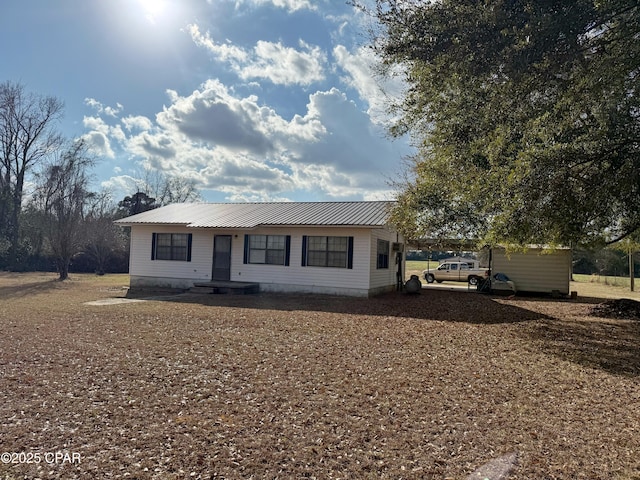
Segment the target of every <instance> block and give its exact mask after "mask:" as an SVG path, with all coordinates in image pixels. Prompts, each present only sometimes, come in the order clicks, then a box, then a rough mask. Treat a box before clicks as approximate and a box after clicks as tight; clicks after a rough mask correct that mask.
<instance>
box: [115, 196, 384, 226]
mask: <svg viewBox="0 0 640 480" xmlns="http://www.w3.org/2000/svg"><path fill="white" fill-rule="evenodd" d="M393 203H394V202H388V201H374V202H274V203H174V204H171V205H167V206H165V207H160V208H156V209H154V210H149V211H147V212H142V213H139V214H137V215H132V216H130V217H126V218H123V219H121V220H117V221H116V222H115V223H117V224H119V225H129V226H130V225H184V226H187V227H201V228H255V227H259V226H290V225H294V226H384V225H386V224H387V223H388V220H389V210H390V207H391V206H392V205H393Z"/></svg>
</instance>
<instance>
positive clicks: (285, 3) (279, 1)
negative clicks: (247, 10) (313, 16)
mask: <svg viewBox="0 0 640 480" xmlns="http://www.w3.org/2000/svg"><path fill="white" fill-rule="evenodd" d="M244 3H250V4H252V5H258V6H260V5H274V6H276V7H279V8H284V9H286V10H288V11H289V12H295V11H297V10H303V9H308V10H315V9H316V7H315V6H314V5H313V4H312V3H311V1H310V0H236V8H238V7H239V6H241V5H242V4H244Z"/></svg>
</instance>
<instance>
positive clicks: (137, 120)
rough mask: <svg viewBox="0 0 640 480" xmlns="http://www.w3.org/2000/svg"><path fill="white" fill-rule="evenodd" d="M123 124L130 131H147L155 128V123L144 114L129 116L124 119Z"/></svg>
mask: <svg viewBox="0 0 640 480" xmlns="http://www.w3.org/2000/svg"><path fill="white" fill-rule="evenodd" d="M122 124H123V125H124V127H125V128H126V129H127V130H128V131H130V132H131V131H134V130H139V131H145V130H151V129H152V128H153V123H152V122H151V120H149V119H148V118H147V117H144V116H142V115H137V116H131V115H130V116H128V117H124V118H123V119H122Z"/></svg>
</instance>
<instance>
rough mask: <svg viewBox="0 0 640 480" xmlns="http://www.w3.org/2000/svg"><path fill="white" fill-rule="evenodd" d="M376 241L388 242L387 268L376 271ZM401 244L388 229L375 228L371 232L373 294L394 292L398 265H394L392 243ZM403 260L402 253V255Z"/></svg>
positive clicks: (396, 236) (395, 235)
mask: <svg viewBox="0 0 640 480" xmlns="http://www.w3.org/2000/svg"><path fill="white" fill-rule="evenodd" d="M378 240H386V241H388V242H389V268H381V269H378V268H377V266H378ZM395 242H398V243H402V237H400V236H399V235H398V234H397V233H396V232H395V231H391V230H390V229H388V228H377V229H374V230H371V249H370V263H369V265H370V271H371V273H370V278H371V283H370V288H371V289H372V290H373V291H374V292H384V291H391V290H394V289H395V287H396V281H397V279H396V274H397V272H398V265H397V264H396V252H393V251H392V250H391V246H392V245H393V243H395ZM403 258H404V253H403Z"/></svg>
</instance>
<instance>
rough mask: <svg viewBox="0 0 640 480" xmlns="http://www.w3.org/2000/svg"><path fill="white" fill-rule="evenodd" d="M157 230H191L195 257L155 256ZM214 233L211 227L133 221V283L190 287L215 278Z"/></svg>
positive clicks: (176, 231)
mask: <svg viewBox="0 0 640 480" xmlns="http://www.w3.org/2000/svg"><path fill="white" fill-rule="evenodd" d="M153 233H191V234H192V235H193V239H192V244H191V261H190V262H179V261H173V260H151V239H152V236H153ZM212 262H213V235H212V234H211V231H210V230H204V229H195V228H187V227H177V226H165V225H162V226H160V225H152V226H148V225H133V226H132V227H131V256H130V258H129V275H130V277H131V279H130V283H131V287H133V288H135V287H167V288H190V287H192V286H193V282H194V281H199V282H202V281H207V280H211V268H212Z"/></svg>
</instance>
